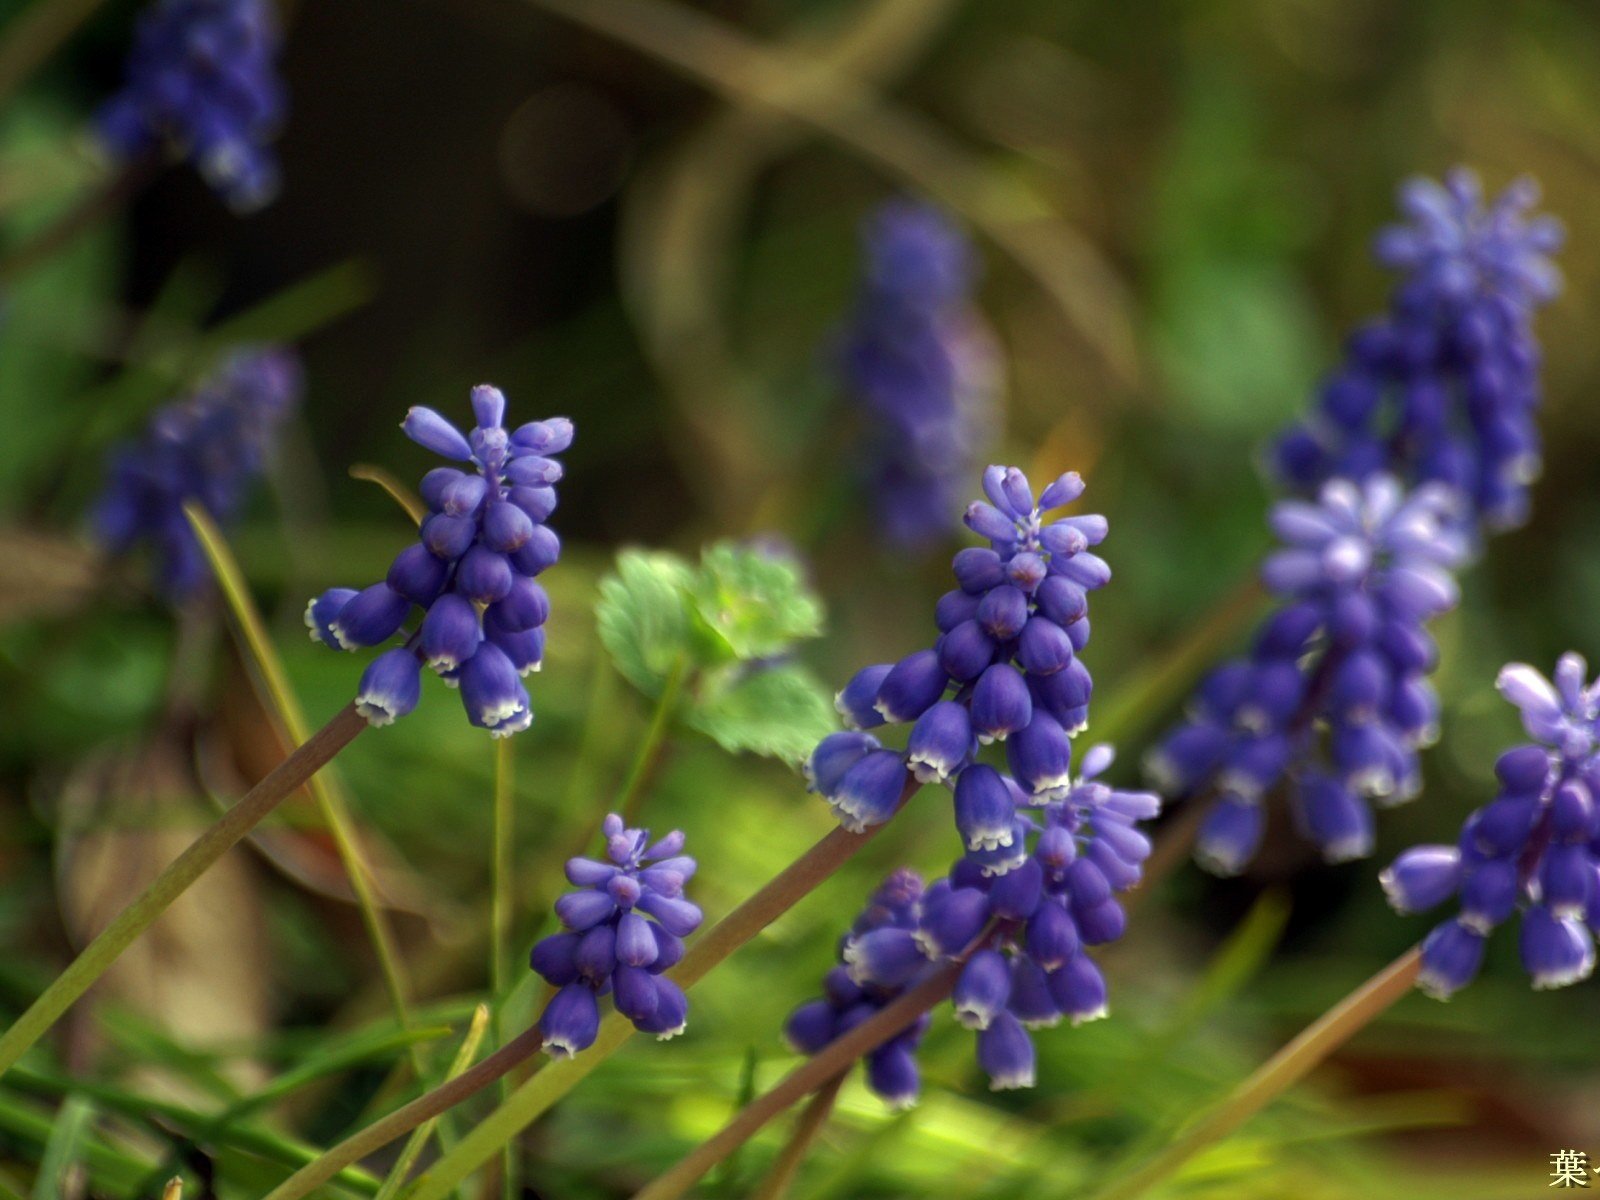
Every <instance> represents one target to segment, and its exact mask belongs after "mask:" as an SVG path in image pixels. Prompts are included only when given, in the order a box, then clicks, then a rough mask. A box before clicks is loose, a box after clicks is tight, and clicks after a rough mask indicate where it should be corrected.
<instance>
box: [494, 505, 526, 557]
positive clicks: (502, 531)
mask: <svg viewBox="0 0 1600 1200" xmlns="http://www.w3.org/2000/svg"><path fill="white" fill-rule="evenodd" d="M532 536H533V521H532V519H530V518H529V516H528V514H527V513H525V512H523V511H522V510H521V509H520V508H518V507H517V506H516V505H515V504H512V503H511V502H510V501H509V500H493V501H490V503H489V505H488V507H487V508H485V509H484V512H483V544H484V545H485V546H487V547H488V548H489V549H491V550H495V551H498V552H499V553H501V554H510V553H511V552H512V551H513V550H520V549H521V548H522V547H523V546H525V545H527V543H528V539H529V538H531V537H532Z"/></svg>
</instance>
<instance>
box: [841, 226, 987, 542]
mask: <svg viewBox="0 0 1600 1200" xmlns="http://www.w3.org/2000/svg"><path fill="white" fill-rule="evenodd" d="M861 242H862V254H863V257H864V259H865V264H864V268H863V273H862V279H861V284H860V290H859V294H858V296H857V299H856V304H855V308H854V310H853V312H852V314H851V317H850V319H849V321H848V323H847V326H846V328H845V329H844V330H843V332H842V334H841V336H840V344H839V346H838V351H837V355H838V369H839V372H840V375H841V377H842V379H843V382H844V386H845V387H846V389H847V390H848V391H849V393H850V394H851V395H852V396H853V397H854V398H855V399H857V400H858V401H859V402H860V405H861V409H862V412H863V414H864V416H865V419H866V435H865V438H866V447H865V460H866V472H867V476H868V481H869V486H870V488H871V491H872V494H873V495H874V497H875V498H876V502H877V506H878V519H879V524H880V528H881V530H882V532H883V534H884V536H885V537H886V538H887V539H888V540H889V541H890V542H892V543H895V544H897V545H903V546H919V545H926V544H928V543H930V542H937V541H939V540H940V539H942V538H944V537H946V536H947V535H948V533H949V530H950V524H951V521H952V519H953V518H954V517H955V515H956V513H957V512H958V511H959V505H960V497H961V493H962V489H963V488H964V487H965V481H966V479H967V477H968V475H969V473H970V472H971V470H972V468H973V465H974V463H975V461H976V460H977V455H978V453H979V451H980V450H981V449H982V448H983V446H982V443H983V441H984V440H985V439H984V432H985V430H986V429H988V428H989V427H990V424H991V415H992V410H993V408H994V396H995V393H996V391H997V389H998V386H999V379H998V372H999V356H998V354H997V352H996V349H995V346H994V341H993V338H992V336H991V335H990V333H989V330H988V328H987V327H986V326H985V324H984V322H983V320H982V318H981V316H980V315H979V314H978V312H977V310H976V309H975V308H974V307H973V305H972V303H971V300H970V295H971V290H972V280H973V274H974V263H973V254H972V250H971V247H970V246H969V245H968V244H967V241H966V239H965V238H964V237H963V236H962V234H961V233H960V231H959V230H958V229H956V227H955V226H954V225H952V224H951V222H950V221H949V220H948V218H946V217H945V216H944V215H943V214H942V213H941V212H939V210H937V209H935V208H933V207H931V206H928V205H925V204H919V203H916V202H913V201H909V200H895V201H891V202H889V203H887V204H885V205H883V206H882V207H880V208H879V209H878V210H877V211H876V212H875V213H874V214H873V215H872V216H871V217H869V218H868V220H867V221H866V223H865V224H864V226H863V228H862V235H861Z"/></svg>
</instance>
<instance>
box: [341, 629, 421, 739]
mask: <svg viewBox="0 0 1600 1200" xmlns="http://www.w3.org/2000/svg"><path fill="white" fill-rule="evenodd" d="M420 699H422V664H421V663H420V662H418V661H417V656H416V655H415V654H413V653H412V652H411V651H410V650H407V649H406V648H405V647H403V646H396V647H395V648H394V649H393V650H386V651H385V652H384V653H382V654H380V655H378V657H377V658H375V659H373V660H372V661H371V662H370V663H368V664H367V669H366V670H365V671H364V672H362V674H361V685H360V686H359V687H358V688H357V689H356V701H355V703H356V711H357V712H358V713H360V714H361V715H362V716H363V717H365V718H366V719H367V724H369V725H392V724H394V722H395V721H396V720H397V719H398V718H400V717H403V716H405V715H406V714H407V713H409V712H410V711H411V710H412V709H414V708H416V706H417V701H419V700H420Z"/></svg>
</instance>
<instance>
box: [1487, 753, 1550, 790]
mask: <svg viewBox="0 0 1600 1200" xmlns="http://www.w3.org/2000/svg"><path fill="white" fill-rule="evenodd" d="M1494 773H1495V775H1496V776H1498V777H1499V779H1500V782H1501V783H1502V784H1504V785H1505V789H1506V791H1507V792H1510V793H1511V794H1512V795H1517V796H1523V795H1527V794H1528V793H1530V792H1537V791H1540V790H1542V789H1543V787H1544V781H1545V777H1546V776H1547V775H1548V774H1549V773H1550V751H1548V750H1546V749H1545V748H1544V747H1543V746H1517V747H1516V748H1515V749H1512V750H1507V751H1506V752H1505V753H1504V754H1502V755H1501V756H1500V757H1499V758H1498V759H1497V760H1496V761H1495V764H1494Z"/></svg>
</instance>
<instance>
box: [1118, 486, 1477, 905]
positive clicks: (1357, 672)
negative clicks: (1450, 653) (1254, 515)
mask: <svg viewBox="0 0 1600 1200" xmlns="http://www.w3.org/2000/svg"><path fill="white" fill-rule="evenodd" d="M1457 504H1458V494H1457V493H1456V492H1455V491H1454V490H1453V489H1450V488H1447V487H1445V486H1443V485H1439V484H1427V485H1424V486H1423V487H1421V488H1418V489H1417V490H1415V491H1413V492H1411V493H1410V494H1406V493H1404V492H1402V490H1401V488H1400V486H1399V484H1397V483H1396V482H1395V481H1394V480H1393V479H1392V478H1390V477H1388V476H1383V475H1379V476H1373V477H1372V478H1370V479H1368V480H1367V481H1366V482H1364V483H1362V484H1360V485H1357V484H1354V483H1351V482H1349V481H1347V480H1334V481H1333V482H1331V483H1329V484H1327V485H1325V486H1324V487H1323V489H1322V491H1321V494H1320V496H1319V500H1318V503H1316V504H1310V503H1305V502H1302V501H1297V500H1289V501H1283V502H1280V503H1279V504H1278V505H1277V506H1275V507H1274V509H1273V511H1272V518H1271V520H1272V526H1273V529H1274V531H1275V532H1276V533H1277V535H1278V537H1279V539H1280V540H1281V541H1282V542H1283V549H1281V550H1279V551H1277V552H1276V553H1274V554H1273V555H1271V556H1270V557H1269V558H1268V559H1267V561H1266V562H1265V564H1264V565H1263V568H1262V573H1261V574H1262V581H1263V583H1264V584H1265V585H1266V587H1267V590H1268V591H1270V592H1272V593H1273V594H1274V595H1275V596H1277V597H1278V598H1279V599H1280V600H1281V601H1282V603H1281V605H1280V606H1279V608H1278V609H1277V611H1276V612H1274V613H1273V615H1272V616H1271V617H1269V618H1268V619H1267V620H1266V621H1265V622H1264V623H1263V625H1262V626H1261V628H1260V629H1259V630H1258V632H1257V634H1256V637H1255V642H1254V644H1253V646H1252V647H1251V651H1250V654H1249V656H1248V657H1246V658H1243V659H1238V660H1235V661H1232V662H1229V663H1226V664H1225V665H1223V666H1222V667H1220V668H1218V669H1217V670H1216V671H1214V672H1213V673H1212V674H1211V675H1210V676H1209V677H1208V678H1207V679H1206V680H1205V681H1204V682H1203V683H1202V684H1201V686H1200V688H1199V689H1198V691H1197V693H1196V695H1195V697H1194V700H1193V703H1192V705H1191V709H1190V712H1189V715H1188V717H1187V719H1186V720H1185V721H1184V722H1183V723H1182V724H1180V725H1179V726H1178V727H1177V728H1176V729H1175V730H1174V731H1173V732H1172V733H1170V734H1169V735H1168V736H1167V737H1166V738H1165V739H1164V740H1163V741H1162V742H1161V743H1160V744H1159V745H1158V746H1157V747H1156V748H1155V749H1154V750H1153V751H1152V753H1151V754H1150V756H1149V757H1148V759H1147V762H1146V767H1147V770H1148V771H1149V773H1150V775H1151V777H1152V778H1153V779H1154V780H1155V781H1156V783H1157V786H1158V787H1159V788H1160V789H1161V790H1162V791H1163V792H1164V793H1165V794H1167V795H1168V796H1172V797H1179V796H1183V797H1195V798H1196V802H1200V801H1201V800H1202V799H1210V800H1212V801H1213V802H1212V807H1211V809H1210V811H1209V813H1208V814H1207V816H1206V818H1205V821H1204V823H1203V824H1202V826H1201V829H1200V834H1199V842H1198V847H1197V850H1196V856H1197V857H1198V858H1199V860H1200V862H1201V863H1202V865H1204V866H1206V867H1207V868H1208V869H1210V870H1212V871H1215V872H1217V873H1219V874H1224V875H1228V874H1235V873H1237V872H1238V871H1240V870H1242V869H1243V868H1244V866H1245V865H1246V864H1247V863H1248V862H1249V861H1250V859H1251V858H1252V857H1254V855H1255V852H1256V850H1257V848H1258V847H1259V845H1260V842H1261V838H1262V835H1263V832H1264V830H1265V826H1266V812H1265V807H1264V803H1263V802H1264V800H1265V799H1266V797H1267V796H1268V794H1269V793H1270V792H1272V791H1273V790H1274V789H1275V788H1276V787H1277V786H1278V785H1279V784H1280V783H1282V782H1284V781H1285V780H1286V779H1287V780H1289V781H1290V782H1291V784H1292V786H1291V788H1290V792H1291V795H1290V800H1291V806H1292V809H1293V812H1294V816H1295V820H1296V823H1297V825H1298V826H1299V828H1300V830H1301V832H1303V833H1304V834H1305V835H1306V836H1307V837H1308V838H1309V839H1310V840H1311V841H1313V842H1314V843H1316V845H1317V846H1318V847H1319V848H1320V849H1321V851H1322V853H1323V855H1324V856H1325V857H1326V858H1328V859H1329V860H1330V861H1334V862H1339V861H1344V860H1347V859H1352V858H1360V857H1363V856H1365V855H1367V854H1369V853H1370V852H1371V849H1372V810H1371V804H1372V803H1374V802H1375V803H1378V804H1384V805H1389V804H1397V803H1400V802H1402V801H1405V800H1408V799H1411V798H1412V797H1414V796H1415V795H1416V794H1417V791H1418V788H1419V786H1420V776H1419V771H1418V766H1417V750H1418V748H1419V747H1421V746H1423V745H1426V744H1428V743H1429V742H1431V741H1432V740H1433V738H1434V737H1435V736H1436V732H1437V730H1436V725H1437V714H1438V700H1437V697H1436V696H1435V695H1434V692H1433V688H1432V685H1431V684H1430V683H1429V682H1428V679H1427V676H1428V674H1429V672H1431V671H1432V669H1433V666H1434V659H1435V647H1434V643H1433V640H1432V638H1431V637H1430V636H1429V635H1428V633H1427V631H1426V629H1425V625H1426V623H1427V621H1428V620H1429V619H1431V618H1432V617H1434V616H1437V615H1438V614H1439V613H1442V612H1444V611H1445V610H1447V609H1449V608H1450V607H1451V606H1452V605H1453V604H1454V603H1455V601H1456V595H1457V591H1456V585H1455V581H1454V579H1453V577H1452V576H1451V574H1450V570H1451V568H1453V567H1454V566H1456V565H1457V564H1458V563H1459V562H1460V561H1461V559H1462V558H1463V556H1464V555H1465V552H1466V544H1465V541H1466V539H1465V535H1464V534H1463V532H1462V531H1461V529H1460V527H1459V522H1458V521H1457V519H1456V515H1455V514H1456V511H1457V507H1456V506H1457Z"/></svg>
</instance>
